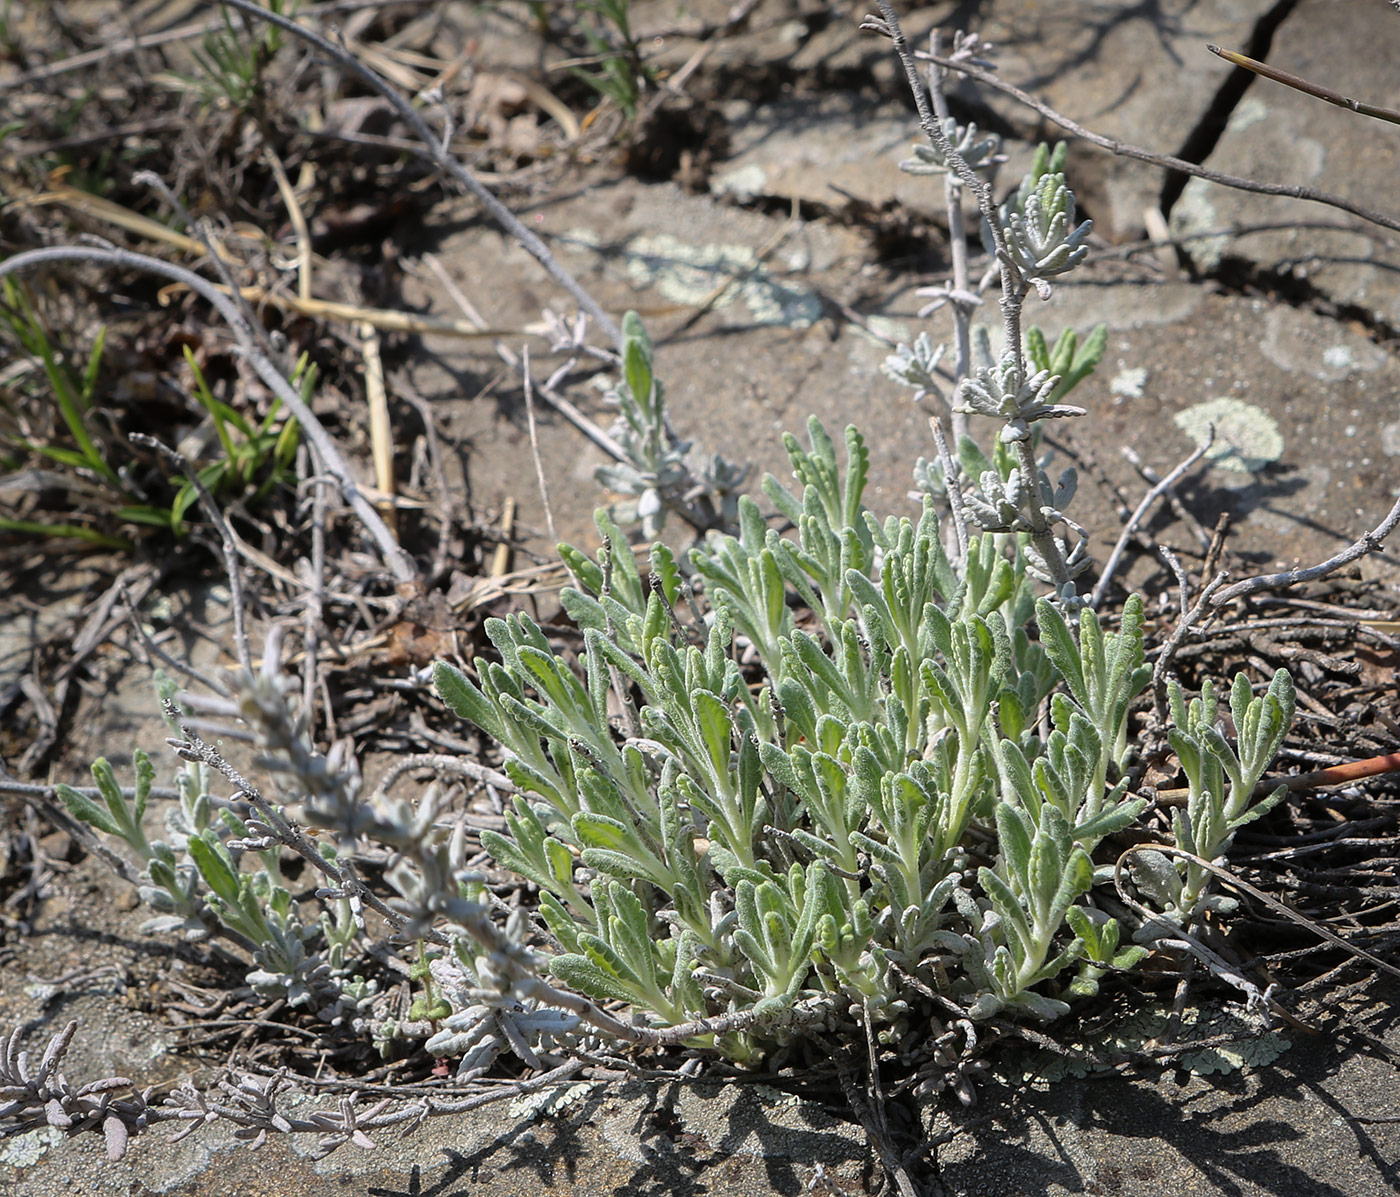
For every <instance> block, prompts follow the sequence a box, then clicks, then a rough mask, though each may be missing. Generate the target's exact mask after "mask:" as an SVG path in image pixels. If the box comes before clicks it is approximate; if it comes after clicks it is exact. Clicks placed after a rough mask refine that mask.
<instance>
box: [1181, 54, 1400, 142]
mask: <svg viewBox="0 0 1400 1197" xmlns="http://www.w3.org/2000/svg"><path fill="white" fill-rule="evenodd" d="M1206 49H1207V50H1209V51H1210V52H1211V53H1212V54H1216V55H1219V56H1220V57H1221V58H1223V59H1224V60H1225V61H1226V62H1230V63H1233V64H1234V65H1235V66H1237V67H1242V68H1244V69H1245V70H1246V71H1253V72H1254V73H1255V74H1256V75H1262V76H1263V77H1264V78H1265V79H1272V80H1273V81H1274V82H1275V83H1282V84H1283V85H1284V87H1291V88H1292V89H1293V90H1294V91H1301V92H1302V93H1303V94H1304V95H1309V96H1313V97H1314V98H1316V99H1319V100H1323V101H1325V102H1326V103H1328V104H1335V105H1336V106H1337V107H1338V108H1345V109H1347V110H1348V111H1351V112H1355V113H1359V114H1360V115H1361V116H1373V117H1375V118H1376V119H1377V120H1378V121H1389V122H1390V123H1391V124H1392V125H1400V112H1396V111H1395V109H1394V108H1382V107H1380V106H1379V105H1378V104H1367V103H1366V102H1365V101H1364V100H1353V99H1352V98H1351V97H1350V96H1344V95H1342V93H1341V92H1339V91H1334V90H1333V89H1332V88H1330V87H1323V86H1322V84H1320V83H1309V82H1308V81H1307V80H1306V79H1303V78H1300V77H1299V76H1297V75H1290V74H1289V73H1288V72H1287V71H1282V70H1279V68H1278V67H1274V66H1270V65H1269V64H1268V63H1266V62H1260V61H1259V60H1258V59H1255V58H1250V57H1249V56H1248V55H1246V54H1241V53H1239V52H1238V51H1236V50H1222V49H1221V48H1220V47H1219V46H1212V45H1211V44H1210V43H1206Z"/></svg>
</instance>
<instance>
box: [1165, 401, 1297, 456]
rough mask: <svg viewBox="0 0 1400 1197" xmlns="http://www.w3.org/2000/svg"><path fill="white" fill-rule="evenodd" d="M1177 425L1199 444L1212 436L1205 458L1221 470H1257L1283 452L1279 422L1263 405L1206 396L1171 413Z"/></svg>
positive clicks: (1202, 443)
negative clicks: (1205, 398) (1212, 434)
mask: <svg viewBox="0 0 1400 1197" xmlns="http://www.w3.org/2000/svg"><path fill="white" fill-rule="evenodd" d="M1173 420H1174V421H1175V423H1176V426H1177V427H1178V428H1180V429H1181V430H1182V431H1183V432H1184V433H1186V435H1187V436H1189V437H1190V438H1191V439H1192V440H1194V441H1195V442H1196V444H1198V445H1204V444H1205V443H1206V442H1207V441H1208V440H1210V429H1211V427H1212V426H1214V428H1215V440H1214V443H1213V444H1212V445H1211V448H1210V451H1209V452H1208V453H1207V454H1206V460H1207V461H1209V462H1210V463H1211V464H1212V465H1214V466H1216V467H1218V468H1219V469H1222V470H1233V471H1235V472H1237V473H1241V474H1256V473H1258V472H1259V471H1260V470H1262V469H1263V468H1264V467H1265V466H1266V465H1268V464H1269V463H1270V462H1274V461H1277V460H1278V459H1279V458H1280V457H1281V456H1282V455H1283V434H1282V433H1280V432H1279V428H1278V422H1277V421H1276V420H1275V419H1274V418H1273V416H1271V415H1269V413H1268V412H1266V411H1265V410H1264V409H1263V408H1262V407H1256V406H1255V405H1254V404H1253V403H1245V402H1244V401H1243V400H1241V399H1228V398H1226V399H1209V400H1207V401H1206V402H1204V403H1197V404H1195V405H1194V406H1192V407H1188V408H1186V410H1185V411H1180V412H1177V414H1176V415H1175V416H1174V417H1173Z"/></svg>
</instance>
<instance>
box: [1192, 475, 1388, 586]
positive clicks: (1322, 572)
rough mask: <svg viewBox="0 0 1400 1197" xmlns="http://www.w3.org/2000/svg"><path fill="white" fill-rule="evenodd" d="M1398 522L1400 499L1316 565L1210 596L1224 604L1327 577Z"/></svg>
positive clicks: (1250, 580)
mask: <svg viewBox="0 0 1400 1197" xmlns="http://www.w3.org/2000/svg"><path fill="white" fill-rule="evenodd" d="M1397 524H1400V499H1396V500H1395V505H1394V506H1393V507H1391V509H1390V511H1389V513H1388V514H1387V515H1386V517H1385V519H1383V520H1381V522H1380V523H1379V524H1377V525H1376V526H1375V527H1374V528H1372V529H1371V530H1370V531H1369V532H1367V533H1365V534H1364V535H1363V536H1362V537H1361V539H1360V540H1358V541H1356V542H1355V543H1354V544H1350V545H1348V546H1347V547H1346V548H1344V549H1343V550H1342V551H1341V552H1340V553H1337V554H1336V555H1335V556H1332V557H1328V558H1327V560H1326V561H1323V562H1320V563H1319V564H1317V565H1310V566H1308V567H1307V568H1306V569H1301V568H1295V569H1286V570H1283V571H1282V572H1280V573H1276V574H1260V575H1259V576H1258V577H1254V578H1246V579H1244V581H1242V582H1236V583H1235V584H1234V585H1233V586H1230V587H1227V588H1226V589H1225V590H1223V591H1221V592H1220V593H1219V594H1217V595H1215V596H1214V598H1213V599H1212V600H1211V606H1212V607H1223V606H1224V605H1225V604H1226V603H1232V602H1234V601H1235V600H1236V599H1241V598H1245V597H1247V596H1249V595H1251V594H1258V593H1259V592H1260V591H1261V590H1281V589H1283V588H1284V587H1287V586H1297V585H1298V584H1299V583H1301V582H1314V581H1316V580H1317V579H1318V578H1325V577H1326V576H1327V575H1328V574H1330V573H1335V572H1336V571H1337V570H1339V569H1341V568H1342V566H1344V565H1349V564H1350V563H1351V562H1353V561H1355V560H1356V559H1357V558H1358V557H1364V556H1366V554H1367V553H1374V552H1376V551H1377V550H1378V549H1379V548H1380V547H1381V544H1382V542H1383V541H1384V540H1385V538H1386V537H1387V536H1389V535H1390V534H1391V533H1392V532H1393V531H1395V527H1396V525H1397Z"/></svg>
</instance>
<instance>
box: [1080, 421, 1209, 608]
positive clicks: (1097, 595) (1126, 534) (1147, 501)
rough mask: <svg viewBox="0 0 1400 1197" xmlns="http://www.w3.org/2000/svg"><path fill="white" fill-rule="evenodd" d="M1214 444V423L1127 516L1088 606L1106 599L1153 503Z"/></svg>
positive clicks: (1094, 605)
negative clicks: (1124, 554)
mask: <svg viewBox="0 0 1400 1197" xmlns="http://www.w3.org/2000/svg"><path fill="white" fill-rule="evenodd" d="M1213 444H1215V425H1214V424H1212V425H1211V426H1210V434H1209V435H1208V436H1207V437H1206V440H1205V443H1204V444H1201V445H1198V446H1196V451H1195V452H1194V453H1192V454H1191V455H1190V456H1189V457H1187V458H1186V459H1185V460H1184V461H1182V462H1181V463H1180V464H1179V465H1178V466H1177V467H1176V468H1175V469H1174V470H1172V472H1171V473H1170V474H1168V475H1167V476H1166V477H1165V478H1163V479H1162V480H1161V481H1160V482H1158V483H1157V485H1156V486H1154V487H1153V488H1152V489H1151V490H1149V491H1148V492H1147V494H1145V495H1143V497H1142V502H1141V503H1139V504H1138V505H1137V510H1136V511H1134V512H1133V514H1132V515H1131V516H1129V517H1128V522H1127V523H1126V524H1124V525H1123V532H1122V534H1121V535H1120V536H1119V537H1118V543H1117V544H1115V545H1114V546H1113V551H1112V552H1111V553H1110V554H1109V555H1108V560H1107V561H1106V562H1105V563H1104V567H1103V573H1101V574H1100V575H1099V580H1098V584H1097V585H1096V586H1095V587H1094V593H1093V594H1092V596H1090V599H1089V606H1091V607H1094V608H1096V609H1097V607H1098V605H1099V604H1100V603H1101V602H1103V599H1104V595H1105V594H1107V593H1108V584H1109V583H1110V582H1111V581H1112V580H1113V574H1114V572H1115V571H1116V570H1117V569H1118V562H1119V561H1120V560H1121V559H1122V556H1123V553H1124V551H1125V550H1126V549H1127V547H1128V541H1130V540H1131V539H1132V538H1133V535H1134V534H1135V533H1136V532H1137V529H1138V525H1139V524H1140V523H1141V522H1142V521H1143V519H1144V518H1145V517H1146V515H1147V513H1148V511H1149V510H1151V508H1152V504H1153V503H1155V502H1156V501H1157V500H1158V499H1159V498H1160V497H1161V496H1162V495H1163V494H1165V493H1166V492H1167V491H1169V490H1171V488H1172V487H1173V486H1175V485H1176V483H1177V482H1178V481H1180V479H1181V478H1183V477H1184V476H1185V475H1186V471H1187V470H1189V469H1190V468H1191V467H1192V466H1193V465H1195V464H1196V463H1197V462H1198V461H1200V460H1201V458H1202V457H1204V456H1205V455H1206V454H1207V453H1208V452H1209V451H1210V447H1211V445H1213Z"/></svg>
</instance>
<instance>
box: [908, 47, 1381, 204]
mask: <svg viewBox="0 0 1400 1197" xmlns="http://www.w3.org/2000/svg"><path fill="white" fill-rule="evenodd" d="M914 57H915V58H918V59H920V60H922V61H924V62H932V63H935V64H937V65H938V66H941V67H946V68H948V69H949V70H953V71H957V72H958V73H959V74H962V75H966V76H967V77H968V78H969V79H976V80H977V82H978V83H984V84H986V85H987V86H988V87H990V88H992V89H994V90H996V91H999V92H1001V93H1002V94H1003V95H1008V96H1010V97H1011V98H1012V99H1013V100H1019V101H1020V102H1021V103H1022V104H1025V105H1026V106H1027V107H1028V108H1032V109H1034V110H1035V111H1036V112H1038V113H1040V115H1041V116H1043V117H1045V119H1046V120H1049V121H1054V122H1055V124H1057V125H1059V126H1060V128H1062V129H1064V130H1065V132H1067V133H1070V134H1072V135H1073V136H1075V137H1079V138H1082V139H1083V140H1084V141H1087V142H1089V143H1090V144H1092V145H1096V146H1098V147H1099V148H1100V149H1104V150H1108V151H1109V152H1110V153H1113V154H1118V155H1121V156H1122V157H1124V158H1136V159H1138V160H1139V161H1140V162H1150V163H1151V164H1152V165H1153V166H1161V167H1164V168H1165V169H1167V170H1174V171H1179V172H1181V173H1182V174H1184V175H1191V176H1192V177H1194V178H1198V179H1205V180H1206V182H1208V183H1216V184H1218V185H1219V186H1221V187H1232V188H1234V189H1235V190H1236V191H1252V192H1254V193H1256V194H1258V195H1281V196H1286V197H1288V198H1289V199H1300V200H1307V201H1308V202H1310V203H1314V204H1326V205H1327V206H1328V207H1329V208H1340V209H1341V210H1342V211H1343V212H1350V213H1351V214H1352V215H1353V216H1359V217H1361V219H1362V220H1364V221H1367V222H1368V223H1370V224H1375V225H1380V226H1381V227H1382V228H1386V229H1390V230H1392V231H1394V232H1400V220H1397V219H1396V218H1395V217H1393V216H1387V215H1386V214H1385V213H1384V212H1379V211H1377V210H1376V209H1375V208H1368V207H1366V205H1365V204H1358V203H1356V202H1355V201H1354V200H1349V199H1346V198H1344V197H1342V196H1340V195H1332V194H1330V193H1328V192H1326V191H1319V190H1318V189H1317V188H1315V187H1304V186H1302V185H1301V184H1293V183H1262V182H1260V181H1259V180H1257V179H1245V178H1241V177H1240V176H1239V175H1228V174H1225V173H1224V172H1223V171H1218V170H1212V169H1211V168H1210V167H1208V166H1201V165H1200V164H1198V163H1195V162H1187V161H1186V160H1185V159H1184V158H1176V157H1173V156H1172V155H1171V154H1157V153H1154V152H1153V151H1151V150H1145V149H1143V148H1142V147H1141V146H1135V145H1130V144H1129V143H1128V142H1126V141H1118V140H1117V139H1116V138H1113V137H1105V136H1104V135H1103V134H1102V133H1095V132H1093V131H1092V130H1090V129H1086V128H1085V127H1084V126H1083V125H1081V124H1079V123H1078V122H1076V121H1073V120H1071V119H1070V118H1069V117H1067V116H1063V115H1061V114H1060V113H1058V112H1056V111H1055V110H1054V109H1053V108H1051V107H1050V105H1049V104H1047V103H1045V101H1044V100H1041V99H1037V98H1036V97H1035V96H1033V95H1031V94H1030V93H1029V92H1025V91H1022V90H1021V89H1020V88H1019V87H1016V86H1014V85H1013V84H1010V83H1007V82H1006V80H1004V79H1003V78H1002V77H1001V76H1000V75H998V74H996V73H995V72H994V71H988V70H985V69H983V68H982V67H979V66H975V65H973V64H972V63H970V62H968V61H967V60H966V59H960V58H948V57H945V56H943V55H934V54H927V53H923V52H916V53H915V55H914Z"/></svg>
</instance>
